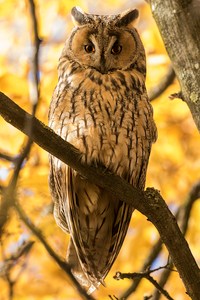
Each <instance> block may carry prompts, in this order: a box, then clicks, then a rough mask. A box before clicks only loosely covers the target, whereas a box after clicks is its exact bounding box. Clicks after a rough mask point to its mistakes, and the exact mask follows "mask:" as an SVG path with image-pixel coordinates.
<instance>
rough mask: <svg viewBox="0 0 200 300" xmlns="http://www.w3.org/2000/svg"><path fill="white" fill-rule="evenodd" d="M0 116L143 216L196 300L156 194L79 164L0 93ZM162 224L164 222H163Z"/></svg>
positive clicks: (186, 261)
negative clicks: (166, 250) (30, 126)
mask: <svg viewBox="0 0 200 300" xmlns="http://www.w3.org/2000/svg"><path fill="white" fill-rule="evenodd" d="M0 113H1V116H2V117H3V118H4V119H5V120H6V121H7V122H9V123H10V124H12V125H13V126H15V127H16V128H18V129H19V130H21V131H22V132H24V133H25V134H29V131H27V128H26V126H24V125H25V120H27V119H31V120H32V122H33V123H32V124H33V130H32V133H31V139H32V140H33V141H35V142H36V143H37V144H38V145H39V146H41V147H42V148H43V149H44V150H46V151H48V152H49V153H51V154H52V155H54V156H56V157H58V158H59V159H60V160H62V161H63V162H64V163H66V164H68V165H69V166H70V167H71V168H73V169H75V170H76V171H77V172H79V173H80V174H81V175H82V176H84V177H87V178H88V180H90V181H91V182H93V183H94V184H97V185H99V186H101V187H103V188H105V189H106V190H108V191H109V192H110V193H112V194H113V195H115V196H116V197H117V198H119V199H121V200H122V201H125V202H126V203H128V204H130V205H133V207H134V208H135V209H137V210H139V211H140V212H141V213H142V214H144V215H145V216H146V217H147V219H148V220H149V221H151V222H152V223H153V224H154V225H155V227H156V228H157V230H158V231H159V233H160V236H161V238H162V241H163V242H164V243H165V245H166V247H167V248H168V251H169V253H170V255H171V257H172V259H173V262H174V264H175V266H176V268H177V270H178V272H179V274H180V276H181V278H182V280H183V282H184V284H185V287H186V290H187V293H188V295H189V296H190V297H191V298H192V299H193V300H198V299H199V286H200V270H199V268H198V266H197V264H196V262H195V259H194V257H193V256H192V254H191V251H190V249H189V246H188V244H187V242H186V240H185V239H184V237H183V235H182V233H181V231H180V229H179V227H178V225H177V223H176V220H175V217H174V216H173V215H172V213H171V212H170V210H169V209H168V207H167V205H166V204H165V202H164V200H163V198H162V197H161V195H160V194H159V192H157V191H155V190H154V189H147V191H146V192H143V191H140V190H138V189H136V188H134V187H133V186H131V185H130V184H129V183H128V182H126V181H125V180H123V179H122V178H120V177H119V176H116V175H113V174H110V173H108V172H106V171H105V169H104V170H101V169H100V168H96V167H94V166H88V165H86V164H82V163H81V160H80V158H81V154H80V152H79V151H78V150H77V149H76V148H75V147H73V146H72V145H70V144H69V143H67V142H66V141H64V140H63V139H62V138H61V137H60V136H58V135H57V134H55V133H54V132H53V131H52V130H51V129H50V128H48V127H47V126H45V125H43V124H42V123H41V122H40V121H39V120H38V119H36V118H35V117H33V116H31V115H30V114H28V113H27V112H25V111H24V110H23V109H21V108H20V107H19V106H18V105H16V104H15V103H14V102H13V101H12V100H11V99H9V98H8V97H7V96H6V95H4V94H3V93H1V92H0ZM163 220H165V221H164V222H163Z"/></svg>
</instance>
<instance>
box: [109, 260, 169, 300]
mask: <svg viewBox="0 0 200 300" xmlns="http://www.w3.org/2000/svg"><path fill="white" fill-rule="evenodd" d="M163 268H166V266H164V267H159V268H157V269H154V270H146V271H144V272H142V273H135V272H134V273H121V272H117V273H116V275H115V276H114V278H115V279H116V280H120V279H124V278H128V279H133V280H135V278H136V279H137V278H141V279H142V278H146V279H147V280H149V281H150V282H151V283H152V284H153V285H154V286H155V287H156V289H157V290H158V291H159V292H160V293H161V294H162V295H164V296H165V297H166V298H167V299H169V300H173V298H172V297H171V296H170V295H169V293H168V292H167V291H166V290H164V289H163V288H162V287H161V286H160V285H159V284H158V282H157V281H156V280H155V279H154V278H153V277H152V276H151V275H150V274H151V273H153V272H155V271H158V270H161V269H163Z"/></svg>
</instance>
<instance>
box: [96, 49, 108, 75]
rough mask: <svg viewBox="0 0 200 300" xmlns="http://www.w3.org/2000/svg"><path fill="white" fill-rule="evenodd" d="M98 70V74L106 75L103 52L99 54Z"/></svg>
mask: <svg viewBox="0 0 200 300" xmlns="http://www.w3.org/2000/svg"><path fill="white" fill-rule="evenodd" d="M98 69H99V72H100V73H102V74H106V73H108V69H107V66H106V60H105V57H104V53H103V52H102V54H101V58H100V62H99V68H98Z"/></svg>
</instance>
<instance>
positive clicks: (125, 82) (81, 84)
mask: <svg viewBox="0 0 200 300" xmlns="http://www.w3.org/2000/svg"><path fill="white" fill-rule="evenodd" d="M71 14H72V18H73V21H74V24H75V27H74V28H73V30H72V32H71V34H70V36H69V38H68V39H67V41H66V43H65V46H64V49H63V51H62V54H61V57H60V60H59V65H58V73H59V80H58V84H57V86H56V88H55V90H54V93H53V97H52V101H51V104H50V111H49V126H50V127H51V128H52V129H53V130H54V131H55V132H56V133H57V134H58V135H60V136H61V137H62V138H63V139H64V140H66V141H68V142H69V143H71V144H72V145H73V146H75V147H76V148H77V149H78V150H79V151H80V152H81V153H82V161H83V162H86V163H87V164H95V165H96V166H98V165H104V166H105V167H106V168H107V169H108V170H109V171H111V172H113V173H115V174H117V175H119V176H121V177H122V178H124V179H125V180H127V181H128V182H129V183H130V184H132V185H134V186H135V187H137V188H139V189H141V190H143V189H144V185H145V178H146V169H147V165H148V160H149V155H150V151H151V146H152V143H153V142H154V141H155V140H156V136H157V131H156V126H155V123H154V121H153V112H152V107H151V104H150V103H149V100H148V96H147V92H146V87H145V74H146V62H145V52H144V48H143V45H142V42H141V40H140V37H139V35H138V33H137V31H136V29H135V28H134V23H135V20H136V19H137V17H138V10H136V9H132V10H128V11H125V12H123V13H121V14H118V15H110V16H108V15H92V14H87V13H85V12H83V11H82V10H81V9H80V8H77V7H74V8H73V9H72V11H71ZM58 147H59V145H58ZM49 183H50V189H51V194H52V197H53V201H54V216H55V220H56V222H57V224H58V225H59V226H60V227H61V228H62V229H63V230H64V231H65V232H67V233H69V234H70V236H71V241H70V244H69V248H68V254H67V261H68V263H69V264H70V265H71V269H72V272H73V274H74V276H75V277H76V278H77V280H78V281H79V282H80V284H81V285H82V286H83V287H84V288H85V289H86V290H87V291H88V293H91V292H93V291H94V290H95V288H97V287H98V286H99V284H100V283H102V284H104V278H105V277H106V275H107V274H108V272H109V270H110V268H111V266H112V264H113V263H114V261H115V259H116V257H117V255H118V253H119V251H120V249H121V247H122V244H123V241H124V238H125V236H126V233H127V229H128V226H129V223H130V219H131V215H132V212H133V208H132V207H131V206H129V205H128V204H126V203H125V202H123V201H121V200H123V199H119V198H117V197H114V196H113V195H112V194H111V193H109V192H108V191H106V190H104V189H103V188H101V187H99V186H97V185H95V184H93V183H92V182H91V181H89V180H88V179H87V178H83V177H82V176H81V175H80V174H79V173H77V172H76V171H74V170H73V169H71V168H70V167H69V166H67V165H65V164H64V163H63V162H61V161H60V160H59V159H57V158H56V157H53V156H50V176H49Z"/></svg>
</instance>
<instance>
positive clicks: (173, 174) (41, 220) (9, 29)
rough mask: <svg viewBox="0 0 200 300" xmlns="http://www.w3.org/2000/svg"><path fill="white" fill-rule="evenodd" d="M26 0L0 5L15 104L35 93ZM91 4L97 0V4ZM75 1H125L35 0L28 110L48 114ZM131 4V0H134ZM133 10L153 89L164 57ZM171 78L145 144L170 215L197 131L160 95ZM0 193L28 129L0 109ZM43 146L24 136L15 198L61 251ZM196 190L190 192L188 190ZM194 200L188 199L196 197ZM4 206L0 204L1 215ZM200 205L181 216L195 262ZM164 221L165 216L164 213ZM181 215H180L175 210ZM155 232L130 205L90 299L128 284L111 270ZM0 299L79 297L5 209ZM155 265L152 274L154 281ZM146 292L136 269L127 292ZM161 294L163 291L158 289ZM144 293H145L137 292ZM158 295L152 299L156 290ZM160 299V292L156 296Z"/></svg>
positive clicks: (190, 169) (105, 8)
mask: <svg viewBox="0 0 200 300" xmlns="http://www.w3.org/2000/svg"><path fill="white" fill-rule="evenodd" d="M31 2H32V1H28V0H27V1H19V0H8V1H3V2H2V3H1V9H0V20H1V27H0V38H1V47H0V65H1V68H0V90H1V91H2V92H4V93H5V94H7V95H8V96H9V97H10V98H11V99H13V100H14V101H15V102H16V103H17V104H18V105H19V106H21V107H22V108H24V109H25V110H26V111H28V112H31V111H32V106H33V105H34V104H35V101H36V100H37V97H36V84H35V83H36V82H35V80H34V64H35V61H34V59H33V57H34V54H35V53H34V51H35V46H34V34H33V32H34V29H33V27H34V26H33V15H32V13H31V10H30V3H31ZM98 3H100V4H99V5H98ZM74 5H79V6H81V7H82V8H83V9H84V10H85V11H90V12H94V13H98V14H114V13H117V12H121V11H123V10H125V9H128V8H129V5H130V2H129V1H121V0H117V1H113V0H109V1H106V2H103V3H102V2H101V1H96V2H95V1H90V0H85V1H84V0H82V1H79V0H77V1H72V0H70V1H66V0H65V1H64V0H59V1H53V0H50V1H35V10H36V17H37V26H38V34H39V37H40V39H41V43H40V47H39V81H40V83H39V92H40V95H39V101H38V104H37V111H36V116H37V117H38V118H39V119H40V120H42V121H43V122H44V123H47V115H48V107H49V102H50V99H51V95H52V92H53V89H54V87H55V84H56V82H57V71H56V70H57V62H58V58H59V55H60V52H61V49H62V47H63V43H64V41H65V39H66V37H67V33H68V32H69V30H70V28H71V27H72V24H71V18H70V14H69V12H70V10H71V8H72V6H74ZM133 5H134V4H133ZM137 8H138V9H139V11H140V21H139V23H138V30H139V32H140V34H141V37H142V40H143V43H144V46H145V50H146V54H147V67H148V70H147V87H148V90H149V93H150V94H151V95H152V93H154V91H155V87H158V86H159V84H160V81H161V80H162V78H163V77H165V76H166V74H167V72H168V70H169V68H170V60H169V58H168V55H167V54H166V51H165V48H164V45H163V43H162V39H161V37H160V36H159V33H158V29H157V27H156V25H155V23H154V21H153V19H152V16H151V12H150V9H149V6H148V4H145V3H144V1H137ZM179 89H180V88H179V84H178V82H177V80H176V79H174V80H173V83H172V84H170V86H169V87H168V88H167V89H166V90H165V91H164V93H162V94H161V95H160V96H159V97H157V98H156V99H154V100H153V101H152V104H153V108H154V116H155V122H156V125H157V127H158V141H157V142H156V144H155V145H154V146H153V149H152V154H151V158H150V163H149V167H148V173H147V182H146V186H147V187H148V186H150V187H155V188H156V189H158V190H160V192H161V194H162V196H163V197H164V199H165V200H166V201H167V204H168V205H169V207H170V209H171V211H172V212H173V213H174V214H176V212H177V211H178V209H179V207H180V206H183V205H184V203H186V201H187V200H188V197H189V196H188V195H189V193H190V191H191V188H192V187H193V185H194V184H195V183H196V182H197V180H198V179H199V165H200V156H199V142H200V137H199V133H198V131H197V129H196V127H195V124H194V122H193V120H192V117H191V114H190V111H189V109H188V107H187V105H186V104H185V103H184V102H183V101H181V100H180V99H173V100H170V98H169V96H170V95H171V94H173V93H177V92H179ZM0 141H1V143H0V193H2V192H3V190H4V188H5V187H7V186H8V184H9V183H10V180H11V178H12V176H13V172H14V165H15V162H16V160H17V158H18V157H19V154H20V153H21V152H22V151H23V148H24V147H25V145H26V143H27V138H26V137H25V136H24V135H23V134H22V133H21V132H19V131H18V130H17V129H15V128H14V127H12V126H11V125H9V124H8V123H6V122H5V121H4V120H3V118H1V117H0ZM48 170H49V166H48V153H46V152H45V151H44V150H42V149H41V148H39V147H38V146H37V145H35V144H33V145H32V146H31V150H30V153H29V155H28V157H27V158H26V160H25V161H24V162H23V164H22V165H21V169H20V172H19V176H18V180H17V189H16V193H15V195H14V196H15V198H16V201H18V202H19V205H20V207H22V208H23V210H24V212H25V214H26V216H27V218H28V219H30V220H31V222H33V224H34V225H35V226H36V227H37V228H38V229H39V230H40V232H41V233H42V235H43V237H44V238H45V240H46V241H47V243H48V244H49V245H50V247H51V248H52V249H53V250H54V251H55V252H56V253H57V254H58V255H59V256H60V257H62V258H63V259H64V258H65V255H66V249H67V244H68V241H69V237H68V236H67V235H66V234H64V233H63V232H62V231H61V230H60V228H58V227H57V225H56V224H55V221H54V218H53V215H52V208H53V205H52V200H51V197H50V194H49V189H48ZM198 198H199V194H198V196H197V197H196V199H198ZM196 199H195V200H196ZM2 213H4V212H1V211H0V214H2ZM199 218H200V208H199V205H198V202H194V203H193V207H192V210H191V213H190V218H189V223H188V224H187V228H186V229H187V230H186V238H187V241H188V243H189V245H190V248H191V250H192V253H193V255H194V257H195V258H196V260H197V262H198V261H199V260H200V253H199V244H200V241H199V240H200V238H199V237H200V225H199V222H198V220H199ZM163 222H164V220H163ZM180 222H181V216H180ZM158 239H159V235H158V233H157V231H156V229H155V228H154V227H153V225H152V224H151V223H150V222H148V221H147V220H146V218H145V217H144V216H143V215H141V214H140V213H139V212H137V211H135V212H134V214H133V217H132V221H131V226H130V228H129V231H128V234H127V237H126V240H125V242H124V245H123V247H122V250H121V252H120V254H119V256H118V259H117V260H116V262H115V264H114V265H113V267H112V269H111V271H110V273H109V275H108V276H107V278H106V288H105V287H100V289H99V290H98V291H97V292H95V294H94V297H96V299H101V300H104V299H109V295H111V296H110V297H112V299H115V297H117V298H120V297H121V295H123V294H124V293H125V292H126V291H127V289H128V288H129V287H130V285H131V284H132V281H130V280H128V279H124V280H121V281H117V280H115V279H114V278H113V276H114V275H115V274H116V272H118V271H120V272H122V273H128V272H139V271H140V270H141V267H142V266H143V264H144V262H145V260H146V259H147V257H148V256H149V253H150V251H151V249H152V247H153V246H154V245H155V243H156V242H157V240H158ZM0 249H1V250H0V287H1V289H0V300H7V299H13V300H15V299H16V300H17V299H45V300H46V299H48V300H51V299H80V296H79V295H78V293H77V291H76V290H75V289H74V287H73V285H72V283H71V281H70V280H69V278H68V276H67V275H66V273H65V272H64V271H63V270H62V269H61V268H59V266H58V265H57V264H56V263H55V260H54V259H53V258H52V257H51V256H50V255H49V254H48V252H47V251H46V249H45V247H44V245H43V243H42V242H41V241H40V240H39V239H38V237H37V236H36V235H35V234H34V233H33V231H31V230H30V228H27V226H26V225H25V223H24V222H23V220H21V219H20V217H19V213H18V212H17V210H16V209H14V208H12V209H10V210H9V214H8V216H7V222H6V224H5V226H4V228H3V231H1V237H0ZM167 263H168V252H167V250H166V249H165V247H164V246H163V248H162V251H161V252H160V254H159V255H158V256H157V257H156V259H155V260H154V261H153V264H152V266H151V268H158V267H162V266H165V265H166V264H167ZM162 271H163V270H162V269H160V270H158V271H157V272H155V273H153V274H152V276H153V277H154V278H155V279H156V280H157V281H159V277H160V275H161V273H162ZM164 288H165V289H166V290H167V291H168V293H169V294H170V295H173V297H174V299H176V300H179V299H180V300H187V299H189V297H188V296H187V295H186V294H185V287H184V285H183V283H182V281H181V279H180V278H179V275H178V273H177V272H175V271H173V272H171V274H170V279H169V281H168V282H167V284H166V286H165V287H164ZM154 293H155V287H154V285H152V283H151V282H150V281H149V280H146V279H145V278H144V279H143V280H142V281H141V283H140V285H139V286H138V288H137V289H136V291H135V292H134V293H133V294H131V295H130V299H144V296H145V295H146V296H150V295H153V294H154ZM162 297H163V298H162ZM146 299H150V298H146ZM157 299H159V298H157ZM160 299H164V296H161V298H160Z"/></svg>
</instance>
